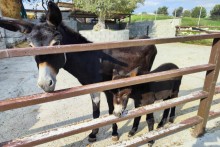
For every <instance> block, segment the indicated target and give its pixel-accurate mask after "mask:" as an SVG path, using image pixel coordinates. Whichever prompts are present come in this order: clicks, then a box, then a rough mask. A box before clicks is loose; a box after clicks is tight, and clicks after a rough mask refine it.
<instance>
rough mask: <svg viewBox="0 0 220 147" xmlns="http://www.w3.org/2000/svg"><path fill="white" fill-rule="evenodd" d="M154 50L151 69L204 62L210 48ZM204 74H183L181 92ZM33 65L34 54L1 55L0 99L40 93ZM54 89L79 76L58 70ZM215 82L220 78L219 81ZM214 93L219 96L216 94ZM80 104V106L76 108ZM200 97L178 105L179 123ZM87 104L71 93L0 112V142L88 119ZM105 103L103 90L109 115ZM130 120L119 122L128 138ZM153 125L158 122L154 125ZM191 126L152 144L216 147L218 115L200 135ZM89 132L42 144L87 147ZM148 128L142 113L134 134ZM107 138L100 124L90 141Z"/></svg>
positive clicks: (162, 47) (101, 143)
mask: <svg viewBox="0 0 220 147" xmlns="http://www.w3.org/2000/svg"><path fill="white" fill-rule="evenodd" d="M157 47H158V55H157V56H156V59H155V63H154V65H153V69H154V68H156V67H157V66H159V65H160V64H162V63H165V62H173V63H175V64H177V65H178V66H179V67H187V66H192V65H198V64H206V63H207V62H208V58H209V54H210V49H211V47H206V46H198V45H188V44H181V43H173V44H164V45H157ZM204 75H205V73H197V74H192V75H188V76H184V78H183V81H182V85H181V91H180V95H185V94H188V93H190V92H192V91H195V90H198V89H201V87H202V84H203V82H204ZM36 79H37V68H36V64H35V62H34V59H33V58H32V57H22V58H13V59H4V60H0V93H1V96H0V100H3V99H6V98H13V97H17V96H23V95H30V94H33V93H39V92H42V91H41V90H40V89H39V88H38V87H37V86H36V81H37V80H36ZM57 79H58V83H57V87H56V89H63V88H68V87H73V86H77V85H79V83H78V81H77V80H76V79H75V78H74V77H73V76H71V75H70V74H68V73H67V72H65V71H64V70H61V71H60V73H59V75H58V78H57ZM218 82H219V80H218ZM217 97H219V96H218V95H217ZM217 97H216V98H217ZM216 98H215V100H214V106H213V108H219V107H220V99H216ZM79 106H80V107H79ZM197 107H198V101H195V102H192V103H188V104H185V105H181V106H178V108H177V116H178V117H177V118H176V120H175V122H179V121H181V120H183V119H185V118H187V117H190V116H193V115H194V114H196V110H197ZM131 108H133V102H132V100H130V101H129V107H128V109H131ZM91 110H92V107H91V103H90V97H89V95H83V96H79V97H74V98H69V99H65V100H60V101H56V102H50V103H46V104H41V105H36V106H31V107H26V108H21V109H17V110H12V111H6V112H1V113H0V118H1V119H0V142H4V141H6V140H10V139H13V138H18V137H21V136H26V135H29V134H32V133H36V132H40V131H43V130H45V129H51V128H55V127H59V126H63V125H68V124H72V123H75V122H78V121H82V120H85V119H90V118H92V115H91ZM107 113H108V109H107V103H106V100H105V97H104V95H103V94H102V99H101V115H104V114H107ZM155 115H156V122H158V121H159V119H160V117H159V116H160V115H161V112H157V113H156V114H155ZM131 125H132V120H127V121H124V122H121V123H119V126H120V127H119V128H120V129H119V132H120V135H121V138H120V140H123V139H127V132H128V131H129V130H130V129H131ZM155 126H156V125H155ZM190 131H191V130H190V129H188V130H185V131H182V132H180V133H177V134H175V135H172V136H169V137H166V138H163V139H160V140H158V141H156V143H155V146H161V147H162V146H163V147H164V146H194V147H200V146H211V145H213V146H218V145H220V144H218V143H219V142H220V138H219V137H220V118H217V119H214V120H212V121H209V123H208V133H207V134H206V135H205V136H204V137H202V138H199V139H195V138H193V137H191V135H190ZM89 132H90V131H88V132H85V133H81V134H78V135H74V136H70V137H67V138H64V139H59V140H57V141H54V142H50V143H46V144H43V145H40V146H42V147H44V146H76V147H78V146H86V145H88V144H89V143H88V141H87V135H88V134H89ZM145 132H147V129H146V122H145V117H142V122H141V124H140V129H139V132H138V133H137V135H140V134H143V133H145ZM111 143H113V142H112V141H111V126H110V125H108V126H106V127H103V128H101V129H100V133H99V135H98V142H96V143H93V144H91V145H92V146H100V147H102V146H106V145H107V144H111Z"/></svg>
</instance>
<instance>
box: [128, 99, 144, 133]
mask: <svg viewBox="0 0 220 147" xmlns="http://www.w3.org/2000/svg"><path fill="white" fill-rule="evenodd" d="M140 105H141V104H140V102H139V101H136V100H135V108H137V107H140ZM140 120H141V116H139V117H135V119H134V122H133V126H132V129H131V131H130V132H129V133H128V137H131V136H133V135H134V134H135V133H136V131H137V129H138V126H139V123H140Z"/></svg>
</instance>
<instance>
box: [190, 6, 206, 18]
mask: <svg viewBox="0 0 220 147" xmlns="http://www.w3.org/2000/svg"><path fill="white" fill-rule="evenodd" d="M200 10H201V18H205V17H206V15H207V13H206V9H205V8H204V7H202V9H201V7H195V8H193V9H192V13H191V16H192V17H193V18H198V17H199V14H200Z"/></svg>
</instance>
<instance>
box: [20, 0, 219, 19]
mask: <svg viewBox="0 0 220 147" xmlns="http://www.w3.org/2000/svg"><path fill="white" fill-rule="evenodd" d="M61 1H68V2H72V0H61ZM38 2H41V0H38ZM38 2H36V3H38ZM36 3H33V4H31V3H24V6H25V8H28V9H33V7H34V6H36ZM216 4H220V0H145V2H144V5H139V7H138V8H137V9H135V11H134V13H141V12H148V13H153V12H154V11H155V10H157V8H158V7H162V6H167V7H168V12H169V14H170V15H172V12H173V10H174V9H175V8H178V7H180V6H182V7H183V8H184V9H188V10H191V9H192V8H194V7H196V6H203V7H205V8H206V9H207V12H208V13H209V12H210V10H211V9H212V8H213V7H214V6H215V5H216ZM37 9H43V8H42V6H41V3H39V6H38V7H37Z"/></svg>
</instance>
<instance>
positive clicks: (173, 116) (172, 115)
mask: <svg viewBox="0 0 220 147" xmlns="http://www.w3.org/2000/svg"><path fill="white" fill-rule="evenodd" d="M178 93H179V91H175V92H174V94H173V95H172V96H171V98H175V97H178ZM175 111H176V107H172V108H171V112H170V118H169V122H171V123H173V122H174V119H175Z"/></svg>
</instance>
